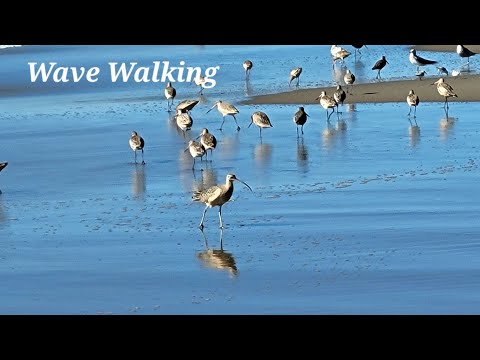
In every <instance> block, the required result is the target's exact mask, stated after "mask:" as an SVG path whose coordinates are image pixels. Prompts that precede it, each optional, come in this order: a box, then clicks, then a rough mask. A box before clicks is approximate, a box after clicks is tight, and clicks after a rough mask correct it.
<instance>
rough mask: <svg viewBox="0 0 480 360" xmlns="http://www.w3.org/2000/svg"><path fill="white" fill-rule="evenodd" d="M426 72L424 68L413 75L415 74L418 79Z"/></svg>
mask: <svg viewBox="0 0 480 360" xmlns="http://www.w3.org/2000/svg"><path fill="white" fill-rule="evenodd" d="M426 74H427V72H426V71H425V70H422V71H420V72H418V73H416V74H415V76H417V77H418V78H419V79H420V80H422V78H423V77H424V76H425V75H426Z"/></svg>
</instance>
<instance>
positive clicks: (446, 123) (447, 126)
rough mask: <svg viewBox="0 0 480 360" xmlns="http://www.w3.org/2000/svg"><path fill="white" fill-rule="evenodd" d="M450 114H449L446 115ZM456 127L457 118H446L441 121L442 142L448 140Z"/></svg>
mask: <svg viewBox="0 0 480 360" xmlns="http://www.w3.org/2000/svg"><path fill="white" fill-rule="evenodd" d="M446 114H448V112H447V113H446ZM453 125H455V118H454V117H449V116H446V117H444V118H442V119H440V138H441V139H442V140H446V139H447V138H448V135H449V133H451V129H452V128H453Z"/></svg>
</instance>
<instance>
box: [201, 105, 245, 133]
mask: <svg viewBox="0 0 480 360" xmlns="http://www.w3.org/2000/svg"><path fill="white" fill-rule="evenodd" d="M215 107H216V108H217V110H218V112H219V113H220V114H222V118H223V121H222V125H220V129H218V130H220V131H221V130H222V127H223V123H224V122H225V116H227V115H231V116H233V119H234V120H235V123H236V124H237V131H239V130H240V126H239V125H238V122H237V118H236V117H235V115H236V114H238V113H239V111H238V110H237V108H236V107H235V106H233V105H232V104H230V103H228V102H226V101H221V100H217V101H215V104H213V106H212V107H211V108H210V110H208V111H207V114H208V113H209V112H210V111H211V110H212V109H213V108H215Z"/></svg>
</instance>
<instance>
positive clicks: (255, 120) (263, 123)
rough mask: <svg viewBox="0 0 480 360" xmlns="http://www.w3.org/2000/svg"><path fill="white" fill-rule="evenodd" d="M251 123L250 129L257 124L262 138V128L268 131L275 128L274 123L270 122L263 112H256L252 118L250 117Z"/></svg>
mask: <svg viewBox="0 0 480 360" xmlns="http://www.w3.org/2000/svg"><path fill="white" fill-rule="evenodd" d="M250 119H251V122H250V125H248V127H250V126H251V125H252V124H255V125H257V126H258V128H259V129H260V137H262V128H263V129H267V128H271V127H273V125H272V123H271V122H270V119H269V118H268V115H267V114H265V113H264V112H263V111H255V112H254V113H253V114H252V116H251V117H250Z"/></svg>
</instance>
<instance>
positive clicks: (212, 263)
mask: <svg viewBox="0 0 480 360" xmlns="http://www.w3.org/2000/svg"><path fill="white" fill-rule="evenodd" d="M201 233H202V235H203V240H204V243H205V251H201V252H198V253H197V258H198V259H199V260H200V261H201V263H202V265H203V266H205V267H207V268H210V269H216V270H226V271H228V273H229V274H230V276H231V277H235V276H237V274H238V269H237V264H236V262H235V258H234V257H233V255H232V254H231V253H229V252H226V251H225V250H224V249H223V229H220V249H214V248H210V247H209V246H208V241H207V237H206V235H205V232H204V231H203V230H202V231H201Z"/></svg>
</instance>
